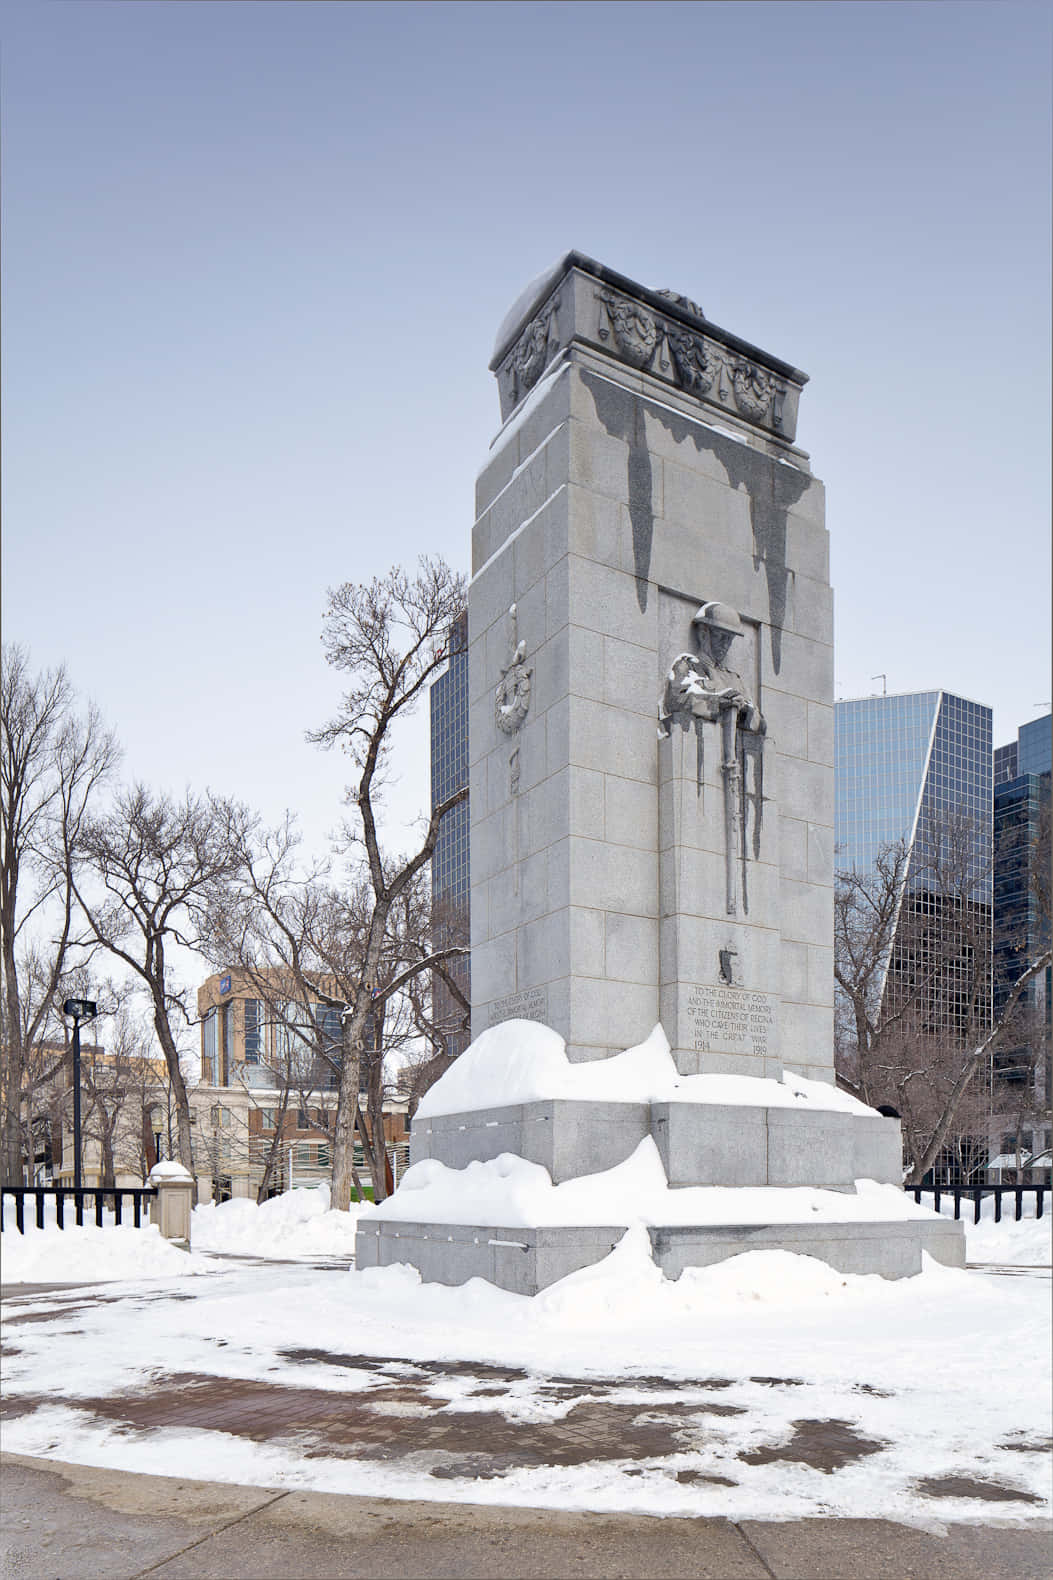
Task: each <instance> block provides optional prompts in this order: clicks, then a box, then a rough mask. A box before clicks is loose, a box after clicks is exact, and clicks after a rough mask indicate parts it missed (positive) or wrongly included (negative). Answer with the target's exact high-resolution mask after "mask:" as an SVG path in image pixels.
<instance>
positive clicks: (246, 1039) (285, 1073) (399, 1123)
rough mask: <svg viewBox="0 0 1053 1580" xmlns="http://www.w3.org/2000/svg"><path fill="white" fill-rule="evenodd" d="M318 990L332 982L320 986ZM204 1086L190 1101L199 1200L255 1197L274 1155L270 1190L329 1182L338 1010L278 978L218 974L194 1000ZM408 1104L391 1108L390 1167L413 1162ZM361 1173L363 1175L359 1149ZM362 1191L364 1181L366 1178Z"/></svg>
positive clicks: (387, 1129) (387, 1121)
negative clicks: (305, 1000) (286, 988)
mask: <svg viewBox="0 0 1053 1580" xmlns="http://www.w3.org/2000/svg"><path fill="white" fill-rule="evenodd" d="M319 985H320V988H321V992H322V993H323V994H325V993H326V992H327V991H329V992H331V993H332V994H333V996H335V984H333V983H331V982H328V981H326V980H325V979H321V978H320V979H319ZM197 1008H198V1015H199V1017H200V1021H201V1080H200V1082H199V1084H198V1085H197V1086H195V1087H193V1088H192V1089H191V1091H190V1093H189V1097H190V1105H191V1116H192V1124H193V1135H194V1168H195V1172H196V1174H197V1177H198V1191H199V1197H200V1199H201V1200H202V1201H207V1200H209V1198H210V1196H211V1198H212V1199H214V1200H225V1199H226V1198H228V1197H231V1196H234V1197H251V1198H253V1199H254V1198H255V1197H256V1195H257V1192H258V1190H259V1185H260V1181H261V1180H262V1178H263V1174H264V1170H265V1167H266V1161H267V1158H268V1156H270V1155H271V1154H272V1153H273V1156H274V1167H273V1169H272V1172H271V1178H270V1182H269V1186H270V1190H271V1191H272V1192H273V1191H279V1190H288V1189H289V1188H290V1187H291V1186H293V1185H297V1184H308V1183H313V1182H315V1181H318V1180H328V1179H329V1178H330V1176H331V1172H332V1158H331V1151H330V1147H331V1136H332V1125H333V1121H334V1118H335V1113H336V1101H337V1088H338V1086H339V1069H340V1036H341V1021H340V1011H339V1009H338V1008H335V1007H334V1006H332V1005H327V1004H325V1003H323V1002H322V1000H321V998H319V999H318V1000H317V1001H315V1002H311V1003H309V1004H307V1005H304V1004H302V1003H300V1002H298V1001H297V1000H296V999H295V998H294V997H293V996H292V994H291V993H290V994H289V995H288V996H285V995H284V994H283V992H282V981H281V974H280V973H279V972H277V971H275V972H268V973H265V974H264V973H260V974H256V975H250V974H249V973H247V972H245V971H238V970H234V969H232V970H230V971H223V972H216V973H215V974H214V975H213V976H210V977H209V978H208V979H207V980H206V981H205V982H203V983H202V984H201V986H200V988H199V989H198V994H197ZM407 1106H408V1105H407V1104H406V1103H405V1102H401V1101H397V1100H393V1101H388V1102H385V1104H384V1138H385V1143H386V1145H387V1148H388V1151H389V1155H391V1157H392V1167H393V1168H394V1170H395V1172H396V1174H398V1173H401V1170H402V1168H403V1167H404V1166H405V1164H406V1162H407V1161H408V1120H407ZM356 1154H357V1155H356V1166H359V1167H360V1168H364V1158H363V1156H362V1150H361V1147H360V1145H356ZM363 1183H364V1184H365V1183H366V1179H365V1177H363Z"/></svg>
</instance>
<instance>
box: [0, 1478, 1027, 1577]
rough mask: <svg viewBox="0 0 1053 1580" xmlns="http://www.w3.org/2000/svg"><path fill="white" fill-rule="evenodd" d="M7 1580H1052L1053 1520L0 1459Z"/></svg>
mask: <svg viewBox="0 0 1053 1580" xmlns="http://www.w3.org/2000/svg"><path fill="white" fill-rule="evenodd" d="M2 1462H3V1478H4V1499H3V1507H2V1515H3V1522H2V1530H0V1563H2V1572H3V1574H4V1575H5V1576H7V1577H9V1580H145V1577H146V1576H147V1575H150V1576H153V1577H156V1580H177V1577H178V1580H279V1577H280V1580H359V1577H361V1580H367V1577H368V1580H403V1577H405V1580H410V1577H414V1576H416V1577H420V1580H492V1577H493V1576H495V1575H500V1576H502V1577H503V1580H543V1577H545V1580H547V1577H549V1576H573V1577H576V1580H579V1577H580V1580H634V1577H636V1576H647V1577H648V1580H688V1577H690V1580H849V1577H851V1580H1048V1577H1049V1574H1050V1561H1049V1550H1050V1531H1049V1526H1048V1524H1045V1525H1043V1526H1042V1527H1030V1528H1027V1529H1019V1528H1016V1529H1014V1528H1006V1527H998V1526H993V1525H992V1526H984V1525H976V1524H973V1525H956V1526H952V1527H950V1528H949V1529H947V1530H946V1531H944V1532H942V1533H935V1532H932V1531H925V1530H919V1529H917V1528H914V1527H911V1526H906V1525H899V1524H896V1523H895V1522H893V1521H890V1520H866V1519H842V1520H827V1519H806V1520H794V1521H774V1520H773V1521H763V1520H738V1521H733V1520H728V1519H720V1518H715V1519H714V1518H709V1519H704V1518H694V1519H681V1518H666V1519H657V1518H653V1517H647V1516H643V1515H632V1514H627V1515H626V1514H577V1513H566V1512H561V1511H558V1510H548V1509H516V1508H492V1507H490V1508H487V1507H481V1506H479V1505H478V1504H471V1503H463V1502H458V1503H442V1502H434V1503H433V1502H428V1503H418V1502H411V1501H395V1500H392V1499H383V1498H371V1497H369V1496H361V1497H349V1496H341V1495H335V1494H327V1493H312V1492H288V1491H282V1490H280V1489H277V1488H267V1487H245V1486H236V1485H232V1484H222V1485H221V1484H216V1483H211V1482H207V1481H193V1480H188V1479H186V1478H176V1477H161V1476H140V1475H130V1474H128V1473H127V1472H121V1471H112V1470H99V1469H94V1468H92V1467H87V1466H82V1465H68V1464H62V1463H60V1462H54V1461H48V1460H40V1459H31V1458H28V1457H26V1456H23V1455H11V1454H8V1455H3V1456H2Z"/></svg>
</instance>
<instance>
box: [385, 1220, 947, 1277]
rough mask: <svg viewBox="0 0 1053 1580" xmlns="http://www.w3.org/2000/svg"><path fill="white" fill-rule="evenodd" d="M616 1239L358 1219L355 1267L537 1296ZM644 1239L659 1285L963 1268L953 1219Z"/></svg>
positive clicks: (607, 1233) (755, 1227)
mask: <svg viewBox="0 0 1053 1580" xmlns="http://www.w3.org/2000/svg"><path fill="white" fill-rule="evenodd" d="M624 1234H625V1228H624V1226H589V1227H576V1226H575V1227H567V1226H562V1225H561V1226H553V1227H547V1228H536V1229H535V1228H523V1227H522V1226H520V1225H516V1226H514V1227H509V1228H494V1227H493V1226H492V1225H485V1226H484V1225H476V1224H452V1223H450V1224H447V1223H430V1224H429V1223H409V1222H393V1221H392V1220H390V1219H388V1220H383V1219H377V1218H373V1219H363V1220H362V1221H361V1222H360V1224H359V1229H358V1236H357V1240H356V1246H355V1261H356V1266H357V1267H358V1268H359V1269H363V1268H367V1267H391V1266H393V1265H394V1264H395V1263H398V1262H405V1263H408V1264H409V1265H410V1266H411V1267H415V1268H416V1269H417V1271H418V1272H419V1273H420V1275H421V1278H422V1279H424V1280H425V1282H428V1283H440V1284H463V1283H466V1282H467V1280H468V1279H470V1278H485V1279H486V1280H487V1281H488V1282H489V1283H491V1284H496V1285H497V1286H498V1288H500V1289H507V1290H509V1291H510V1292H511V1293H512V1294H516V1295H536V1294H537V1293H538V1292H539V1291H540V1290H542V1289H546V1288H547V1287H548V1286H549V1285H550V1284H554V1283H556V1282H558V1280H559V1279H561V1278H566V1277H567V1276H568V1274H570V1273H576V1272H577V1271H578V1269H579V1268H582V1267H589V1266H591V1265H592V1264H593V1263H595V1262H598V1261H600V1260H601V1259H602V1258H603V1257H605V1256H607V1255H609V1254H610V1252H611V1251H613V1250H614V1247H615V1246H616V1245H617V1244H618V1242H619V1240H620V1239H621V1238H622V1236H623V1235H624ZM648 1234H649V1235H650V1239H651V1248H652V1252H653V1255H654V1259H655V1261H656V1263H657V1264H658V1266H659V1267H660V1268H661V1269H662V1272H663V1273H664V1274H665V1276H666V1277H667V1278H679V1276H680V1274H681V1273H682V1272H683V1271H684V1269H685V1268H687V1267H710V1266H712V1264H713V1263H715V1262H723V1261H725V1260H726V1259H727V1258H728V1257H731V1256H739V1255H741V1254H742V1253H743V1252H744V1251H793V1252H796V1253H798V1254H799V1255H802V1256H814V1257H816V1258H818V1259H819V1260H820V1261H822V1262H826V1263H827V1264H828V1265H829V1266H830V1267H833V1268H836V1269H837V1271H838V1272H841V1273H878V1274H880V1275H881V1276H882V1277H883V1278H910V1277H912V1276H913V1275H914V1274H915V1273H920V1272H921V1256H922V1252H923V1251H927V1252H928V1253H929V1255H930V1256H932V1257H934V1258H935V1260H936V1261H938V1262H942V1263H944V1264H945V1265H946V1266H948V1267H964V1266H965V1238H964V1234H963V1231H962V1226H961V1224H959V1223H955V1222H954V1221H953V1219H938V1218H933V1220H932V1221H931V1222H930V1221H926V1220H919V1219H916V1218H907V1219H899V1220H894V1221H893V1220H884V1221H881V1222H870V1223H867V1222H859V1221H858V1220H852V1221H846V1222H844V1223H836V1222H829V1221H824V1222H821V1223H766V1224H759V1223H749V1224H700V1225H676V1226H675V1227H663V1226H661V1225H655V1226H653V1227H650V1228H649V1229H648Z"/></svg>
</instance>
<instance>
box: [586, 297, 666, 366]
mask: <svg viewBox="0 0 1053 1580" xmlns="http://www.w3.org/2000/svg"><path fill="white" fill-rule="evenodd" d="M596 300H597V301H598V302H602V304H603V307H604V310H605V312H606V315H607V324H608V328H607V329H601V330H600V332H599V335H600V339H601V340H606V339H608V338H609V336H610V334H611V332H612V331H613V334H614V343H615V345H616V346H617V347H618V350H619V351H620V352H621V354H622V356H623V357H624V358H625V360H626V362H631V363H632V365H633V367H634V368H645V367H646V366H647V364H648V363H649V362H650V360H651V358H652V357H653V356H654V353H655V347H656V346H657V345H658V338H659V337H658V325H657V324H656V323H655V321H654V319H653V318H652V317H651V315H650V313H645V312H644V310H643V308H642V307H641V306H640V305H639V303H638V302H630V301H627V300H626V298H625V297H624V296H614V295H613V294H612V292H610V291H597V292H596Z"/></svg>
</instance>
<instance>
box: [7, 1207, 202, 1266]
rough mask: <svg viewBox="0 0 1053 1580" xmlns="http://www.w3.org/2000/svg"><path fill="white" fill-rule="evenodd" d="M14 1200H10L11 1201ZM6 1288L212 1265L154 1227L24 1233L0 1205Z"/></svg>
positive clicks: (88, 1226)
mask: <svg viewBox="0 0 1053 1580" xmlns="http://www.w3.org/2000/svg"><path fill="white" fill-rule="evenodd" d="M12 1201H13V1198H12ZM4 1223H5V1229H4V1256H3V1281H4V1284H5V1285H7V1284H53V1283H70V1284H78V1283H96V1282H98V1281H100V1280H107V1281H109V1280H111V1279H121V1280H124V1279H130V1278H131V1279H137V1278H182V1277H185V1276H186V1275H187V1274H188V1273H208V1272H211V1271H212V1270H213V1264H212V1263H211V1262H208V1261H206V1259H205V1258H204V1257H203V1256H197V1255H193V1254H190V1253H188V1252H186V1251H184V1250H182V1249H181V1248H180V1247H179V1246H176V1245H173V1244H172V1243H171V1241H170V1240H164V1239H162V1238H161V1231H160V1229H158V1228H157V1226H156V1225H155V1224H144V1225H143V1226H142V1228H140V1229H136V1228H135V1227H134V1225H131V1224H117V1225H112V1224H111V1225H109V1226H106V1227H104V1228H101V1229H100V1228H98V1227H97V1225H95V1224H84V1225H83V1226H82V1227H79V1228H78V1227H77V1226H76V1225H73V1226H71V1227H70V1228H68V1229H58V1228H56V1227H55V1226H54V1224H53V1223H52V1224H49V1225H47V1226H46V1227H45V1228H43V1229H38V1228H37V1227H36V1225H35V1224H31V1223H27V1224H26V1231H25V1233H24V1234H19V1233H18V1231H17V1229H14V1228H13V1227H11V1226H12V1225H13V1223H14V1212H13V1209H12V1211H11V1216H10V1217H8V1206H7V1203H5V1205H4Z"/></svg>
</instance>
